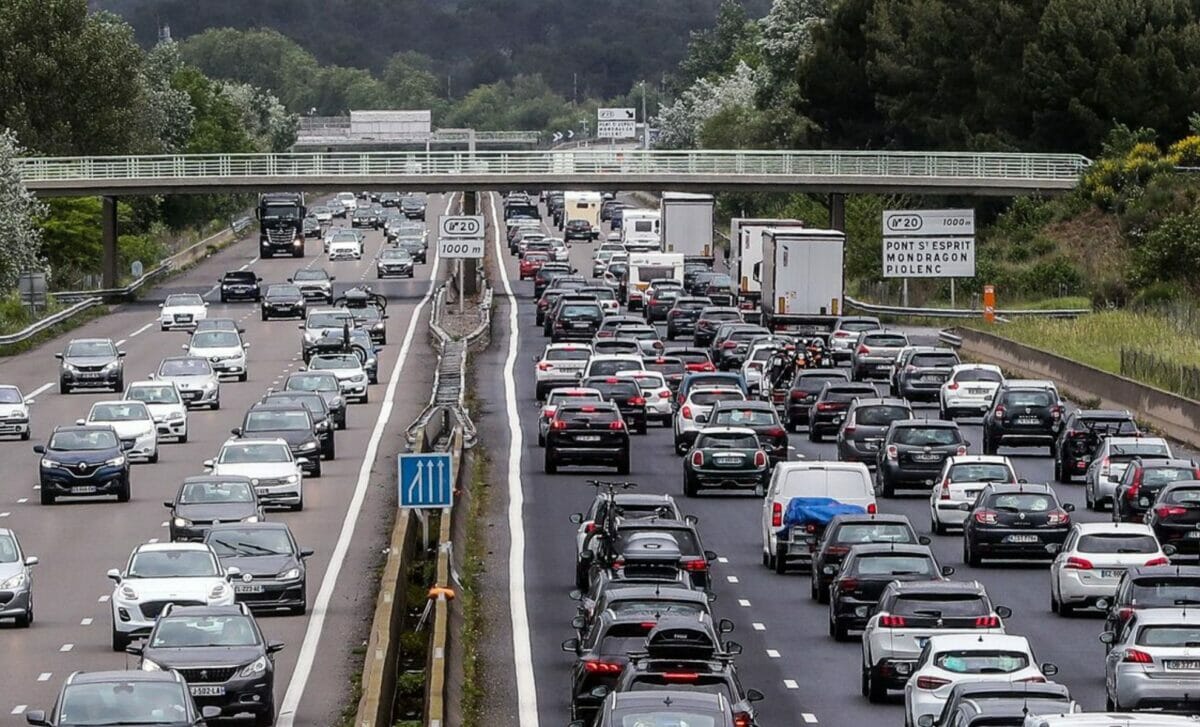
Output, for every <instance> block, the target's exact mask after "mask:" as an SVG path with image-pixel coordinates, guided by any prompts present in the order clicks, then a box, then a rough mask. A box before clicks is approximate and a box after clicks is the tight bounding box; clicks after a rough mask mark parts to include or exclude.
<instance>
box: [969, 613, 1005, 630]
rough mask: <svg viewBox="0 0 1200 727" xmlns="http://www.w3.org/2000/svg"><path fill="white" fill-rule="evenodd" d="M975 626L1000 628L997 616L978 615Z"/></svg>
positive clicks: (978, 627)
mask: <svg viewBox="0 0 1200 727" xmlns="http://www.w3.org/2000/svg"><path fill="white" fill-rule="evenodd" d="M975 628H977V629H998V628H1000V617H999V616H980V617H978V618H976V619H975Z"/></svg>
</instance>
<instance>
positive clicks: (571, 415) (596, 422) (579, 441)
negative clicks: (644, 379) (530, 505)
mask: <svg viewBox="0 0 1200 727" xmlns="http://www.w3.org/2000/svg"><path fill="white" fill-rule="evenodd" d="M630 383H631V384H632V382H630ZM633 387H634V388H637V384H633ZM565 464H572V465H599V466H602V467H616V468H617V472H618V473H620V474H623V475H626V474H629V430H628V429H626V426H625V420H624V419H623V418H622V417H621V411H620V410H619V409H618V408H617V405H616V404H614V403H612V402H599V403H595V402H593V403H586V404H575V403H567V402H563V403H562V404H560V405H559V407H558V409H557V410H556V411H555V412H554V418H553V419H551V420H550V429H549V430H548V431H547V432H546V452H545V470H546V473H547V474H554V473H556V472H558V468H559V467H561V466H562V465H565Z"/></svg>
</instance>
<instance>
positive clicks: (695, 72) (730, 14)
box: [674, 0, 758, 90]
mask: <svg viewBox="0 0 1200 727" xmlns="http://www.w3.org/2000/svg"><path fill="white" fill-rule="evenodd" d="M757 43H758V24H757V23H754V22H751V21H750V19H749V18H748V17H747V15H746V9H745V8H744V7H742V4H741V3H740V2H737V0H724V1H723V2H722V3H721V7H720V8H719V9H718V10H717V22H716V24H715V25H714V26H713V27H711V28H705V29H703V30H693V31H692V34H691V40H690V41H689V42H688V52H687V55H686V56H684V58H683V60H682V61H680V63H679V69H678V71H676V73H675V74H674V75H675V86H676V87H677V89H678V90H683V89H685V88H687V87H688V86H690V85H691V84H692V83H693V82H695V81H696V80H698V79H701V78H714V77H717V76H726V75H729V74H730V73H732V72H733V70H734V69H735V68H737V65H738V63H740V62H745V63H746V64H747V65H749V66H751V67H753V66H754V65H756V63H757V60H758V57H757V56H758V48H757Z"/></svg>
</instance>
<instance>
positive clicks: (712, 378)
mask: <svg viewBox="0 0 1200 727" xmlns="http://www.w3.org/2000/svg"><path fill="white" fill-rule="evenodd" d="M704 360H705V361H707V360H708V359H707V358H705V359H704ZM690 381H691V383H689V384H688V386H689V387H691V388H698V387H701V386H728V387H730V388H737V386H738V385H737V383H735V382H736V379H735V378H733V377H731V376H728V375H722V374H717V375H712V374H708V375H698V376H694V377H692V378H691V379H690Z"/></svg>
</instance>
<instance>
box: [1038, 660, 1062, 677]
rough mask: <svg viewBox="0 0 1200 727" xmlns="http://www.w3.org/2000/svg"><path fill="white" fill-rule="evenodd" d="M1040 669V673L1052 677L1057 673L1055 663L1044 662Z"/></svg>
mask: <svg viewBox="0 0 1200 727" xmlns="http://www.w3.org/2000/svg"><path fill="white" fill-rule="evenodd" d="M1041 669H1042V673H1043V674H1045V675H1046V676H1048V677H1052V676H1054V675H1056V674H1058V665H1057V664H1051V663H1050V662H1046V663H1045V664H1042V666H1041Z"/></svg>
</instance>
